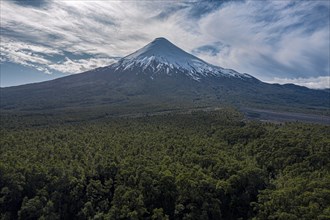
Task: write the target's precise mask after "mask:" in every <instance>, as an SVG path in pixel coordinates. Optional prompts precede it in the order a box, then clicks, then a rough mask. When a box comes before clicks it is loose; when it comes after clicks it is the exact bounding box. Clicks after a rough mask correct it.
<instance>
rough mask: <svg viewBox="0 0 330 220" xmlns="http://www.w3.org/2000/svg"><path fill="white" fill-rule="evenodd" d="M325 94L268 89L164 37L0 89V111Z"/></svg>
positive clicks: (253, 102)
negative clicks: (101, 61) (93, 63)
mask: <svg viewBox="0 0 330 220" xmlns="http://www.w3.org/2000/svg"><path fill="white" fill-rule="evenodd" d="M328 98H329V92H326V91H321V90H311V89H307V88H305V87H300V86H295V85H284V86H281V85H272V84H267V83H263V82H261V81H259V80H258V79H256V78H254V77H252V76H250V75H248V74H241V73H238V72H236V71H234V70H230V69H224V68H221V67H217V66H214V65H211V64H208V63H206V62H204V61H203V60H201V59H199V58H197V57H195V56H193V55H191V54H189V53H187V52H185V51H183V50H181V49H180V48H178V47H176V46H175V45H173V44H172V43H171V42H169V41H168V40H166V39H164V38H156V39H155V40H154V41H153V42H151V43H150V44H148V45H146V46H145V47H143V48H142V49H140V50H138V51H136V52H134V53H132V54H130V55H128V56H126V57H124V58H122V59H121V60H119V61H118V62H117V63H115V64H112V65H110V66H107V67H102V68H97V69H94V70H91V71H88V72H85V73H81V74H76V75H71V76H67V77H63V78H59V79H56V80H51V81H47V82H42V83H35V84H29V85H23V86H17V87H9V88H2V89H1V111H2V112H13V111H24V112H26V111H27V112H31V111H32V112H36V111H42V112H44V111H48V112H53V111H55V110H56V111H58V110H59V111H62V110H72V111H77V109H79V110H81V111H83V110H84V109H85V110H87V111H90V110H93V111H96V109H102V111H105V112H110V113H111V114H121V113H128V112H152V111H160V110H164V109H182V108H195V107H208V106H221V105H225V104H226V105H227V104H233V105H236V106H257V107H266V108H294V109H298V108H299V109H316V110H321V111H323V110H324V109H327V108H328V106H329V100H328Z"/></svg>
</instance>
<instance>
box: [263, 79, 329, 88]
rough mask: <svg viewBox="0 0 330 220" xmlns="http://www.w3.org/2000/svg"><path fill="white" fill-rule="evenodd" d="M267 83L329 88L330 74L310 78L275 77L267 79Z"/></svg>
mask: <svg viewBox="0 0 330 220" xmlns="http://www.w3.org/2000/svg"><path fill="white" fill-rule="evenodd" d="M267 82H268V83H278V84H288V83H292V84H296V85H300V86H305V87H308V88H311V89H329V88H330V76H319V77H310V78H292V79H290V78H277V77H275V78H274V79H272V80H268V81H267Z"/></svg>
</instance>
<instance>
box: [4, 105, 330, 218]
mask: <svg viewBox="0 0 330 220" xmlns="http://www.w3.org/2000/svg"><path fill="white" fill-rule="evenodd" d="M2 120H3V121H2V122H3V123H2V125H1V139H0V146H1V148H0V158H1V159H0V212H1V219H47V220H52V219H158V220H161V219H196V220H197V219H198V220H199V219H282V220H290V219H292V220H293V219H299V220H303V219H306V220H307V219H319V220H321V219H324V220H325V219H330V173H329V172H330V137H329V134H330V126H324V125H312V124H304V123H286V124H272V123H260V122H255V121H246V120H244V119H243V117H242V115H241V114H240V113H238V112H236V111H234V110H231V109H225V110H219V111H215V112H193V113H191V114H169V115H160V116H149V117H148V116H146V117H139V118H104V119H100V120H94V121H89V122H80V123H53V124H49V125H47V126H46V125H38V124H33V120H31V117H30V120H29V121H28V122H27V123H26V124H25V123H24V119H21V118H18V119H16V120H14V119H13V118H11V119H10V120H12V121H8V118H2ZM6 120H7V121H6ZM31 121H32V122H31ZM36 121H38V120H36Z"/></svg>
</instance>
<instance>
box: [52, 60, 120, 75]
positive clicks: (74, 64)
mask: <svg viewBox="0 0 330 220" xmlns="http://www.w3.org/2000/svg"><path fill="white" fill-rule="evenodd" d="M114 62H116V59H113V58H89V59H80V60H71V59H69V58H66V60H65V61H64V62H60V63H55V64H51V65H48V68H50V69H53V70H57V71H59V72H62V73H81V72H85V71H88V70H91V69H95V68H98V67H103V66H108V65H110V64H112V63H114Z"/></svg>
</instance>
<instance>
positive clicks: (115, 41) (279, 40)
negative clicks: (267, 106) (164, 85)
mask: <svg viewBox="0 0 330 220" xmlns="http://www.w3.org/2000/svg"><path fill="white" fill-rule="evenodd" d="M0 4H1V5H0V6H1V7H0V10H1V11H0V12H1V13H0V16H1V17H0V18H1V20H0V22H1V29H0V30H1V54H0V62H1V86H11V85H19V84H25V83H31V82H38V81H43V80H47V79H52V78H56V77H59V76H64V75H67V74H74V73H80V72H83V71H86V70H89V69H93V68H96V67H100V66H106V65H109V64H111V63H113V62H115V61H116V60H118V59H119V58H120V57H123V56H125V55H127V54H129V53H132V52H134V51H135V50H137V49H139V48H140V47H142V46H144V45H145V44H147V43H149V42H150V41H152V40H153V39H154V38H156V37H165V38H167V39H168V40H170V41H171V42H172V43H174V44H176V45H177V46H179V47H181V48H182V49H184V50H186V51H187V52H190V53H193V54H194V55H196V56H198V57H200V58H202V59H204V60H205V61H207V62H209V63H212V64H215V65H218V66H221V67H224V68H231V69H235V70H236V71H239V72H242V73H249V74H251V75H253V76H255V77H257V78H259V79H260V80H263V81H267V82H278V83H296V84H299V85H304V86H307V87H310V88H329V87H330V77H329V74H330V73H329V72H330V64H329V60H330V56H329V53H330V52H329V51H330V42H329V38H330V33H329V32H330V30H329V28H330V27H329V25H330V21H329V20H330V15H329V10H330V1H328V0H322V1H307V0H306V1H288V0H278V1H257V0H253V1H174V0H173V1H161V0H158V1H152V0H144V1H113V0H108V1H107V0H103V1H92V0H83V1H78V0H53V1H52V0H30V1H27V0H1V1H0Z"/></svg>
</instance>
